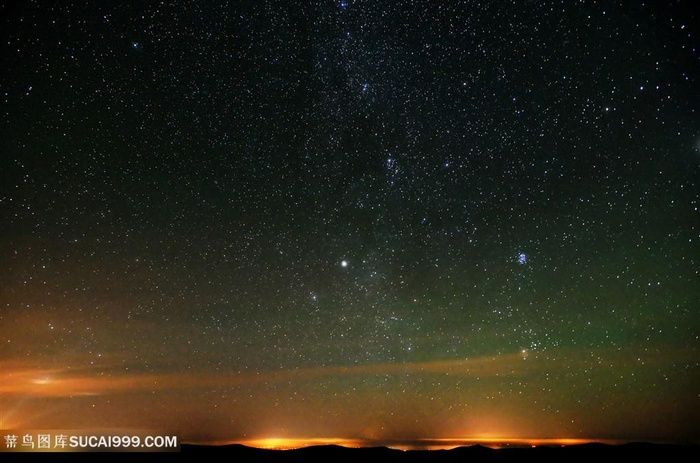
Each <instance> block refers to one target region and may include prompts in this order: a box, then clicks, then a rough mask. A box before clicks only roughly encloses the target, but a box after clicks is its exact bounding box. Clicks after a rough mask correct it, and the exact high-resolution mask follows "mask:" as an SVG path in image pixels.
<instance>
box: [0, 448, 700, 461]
mask: <svg viewBox="0 0 700 463" xmlns="http://www.w3.org/2000/svg"><path fill="white" fill-rule="evenodd" d="M693 455H695V456H693ZM697 459H698V447H697V446H680V445H657V444H625V445H602V444H586V445H572V446H566V447H547V446H541V447H536V448H505V449H490V448H487V447H482V446H471V447H458V448H455V449H452V450H432V451H421V450H413V451H401V450H393V449H388V448H384V447H376V448H344V447H337V446H318V447H307V448H303V449H297V450H262V449H255V448H250V447H245V446H242V445H229V446H219V447H214V446H192V445H183V446H182V449H181V451H180V452H178V453H46V454H40V453H25V454H20V453H13V454H10V453H4V454H0V461H2V462H25V461H51V462H68V461H71V462H73V461H78V462H81V461H85V462H88V461H90V462H92V461H99V462H121V461H125V462H126V461H138V462H146V461H157V462H159V463H160V462H170V461H172V462H189V461H198V462H200V461H226V462H279V463H291V462H316V461H318V462H330V463H341V462H428V461H430V462H484V461H487V462H510V461H552V462H554V461H556V462H572V461H574V462H576V461H600V462H601V463H602V462H610V461H624V462H636V461H663V462H680V461H697Z"/></svg>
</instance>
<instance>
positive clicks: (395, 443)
mask: <svg viewBox="0 0 700 463" xmlns="http://www.w3.org/2000/svg"><path fill="white" fill-rule="evenodd" d="M192 443H197V444H205V445H206V444H208V445H233V444H240V445H245V446H248V447H254V448H259V449H268V450H292V449H299V448H304V447H312V446H317V445H338V446H341V447H350V448H359V447H388V448H392V449H396V450H449V449H453V448H455V447H462V446H471V445H483V446H485V447H489V448H494V449H497V448H503V447H512V446H518V447H525V446H528V447H536V446H542V445H544V446H566V445H581V444H590V443H601V444H621V443H623V442H622V441H619V440H614V439H587V438H572V437H552V438H524V437H500V436H490V437H447V438H420V439H406V440H401V439H387V440H382V439H376V440H375V439H347V438H340V437H338V438H334V437H309V438H304V437H301V438H294V437H266V438H252V439H239V440H227V441H209V442H192Z"/></svg>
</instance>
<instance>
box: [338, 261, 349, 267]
mask: <svg viewBox="0 0 700 463" xmlns="http://www.w3.org/2000/svg"><path fill="white" fill-rule="evenodd" d="M348 265H349V263H348V261H347V260H341V261H340V266H341V267H343V268H346V267H347V266H348Z"/></svg>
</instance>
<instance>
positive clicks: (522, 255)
mask: <svg viewBox="0 0 700 463" xmlns="http://www.w3.org/2000/svg"><path fill="white" fill-rule="evenodd" d="M527 259H528V256H527V254H525V253H524V252H521V253H519V254H518V257H517V262H518V264H519V265H525V264H527Z"/></svg>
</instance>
